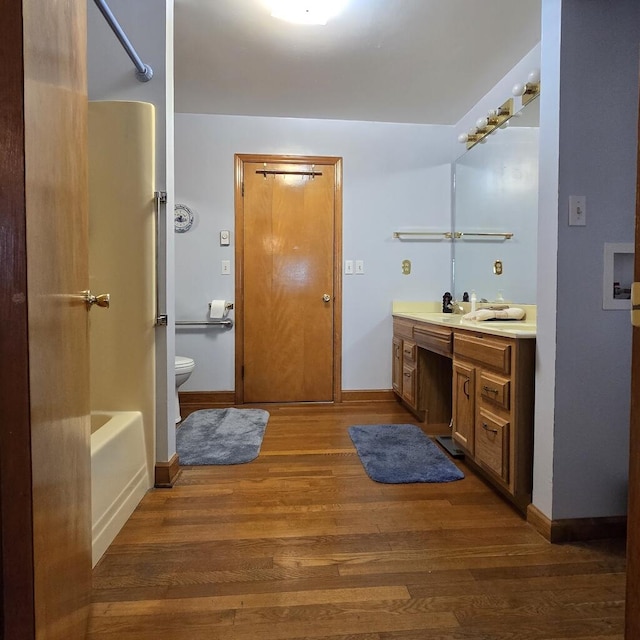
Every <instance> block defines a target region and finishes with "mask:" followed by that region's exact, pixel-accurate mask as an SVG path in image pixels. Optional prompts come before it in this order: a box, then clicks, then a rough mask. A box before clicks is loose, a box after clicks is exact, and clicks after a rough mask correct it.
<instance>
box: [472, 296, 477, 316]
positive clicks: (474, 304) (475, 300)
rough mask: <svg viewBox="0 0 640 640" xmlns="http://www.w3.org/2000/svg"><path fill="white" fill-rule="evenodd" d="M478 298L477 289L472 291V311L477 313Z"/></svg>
mask: <svg viewBox="0 0 640 640" xmlns="http://www.w3.org/2000/svg"><path fill="white" fill-rule="evenodd" d="M477 300H478V298H477V297H476V292H475V291H471V313H475V312H476V302H477Z"/></svg>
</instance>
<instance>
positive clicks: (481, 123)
mask: <svg viewBox="0 0 640 640" xmlns="http://www.w3.org/2000/svg"><path fill="white" fill-rule="evenodd" d="M487 124H488V123H487V119H486V118H478V119H477V120H476V127H478V129H484V128H485V127H486V126H487Z"/></svg>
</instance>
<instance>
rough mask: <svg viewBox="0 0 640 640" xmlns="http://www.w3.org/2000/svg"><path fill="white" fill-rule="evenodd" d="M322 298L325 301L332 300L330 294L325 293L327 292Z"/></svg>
mask: <svg viewBox="0 0 640 640" xmlns="http://www.w3.org/2000/svg"><path fill="white" fill-rule="evenodd" d="M322 299H323V300H324V301H325V302H330V301H331V296H330V295H329V294H328V293H325V294H324V295H323V296H322Z"/></svg>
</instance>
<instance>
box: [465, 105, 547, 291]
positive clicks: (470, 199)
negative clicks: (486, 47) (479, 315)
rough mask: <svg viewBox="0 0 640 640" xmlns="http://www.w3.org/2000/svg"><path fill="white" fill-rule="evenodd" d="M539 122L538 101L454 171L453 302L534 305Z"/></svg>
mask: <svg viewBox="0 0 640 640" xmlns="http://www.w3.org/2000/svg"><path fill="white" fill-rule="evenodd" d="M539 124H540V107H539V99H538V98H536V99H534V100H532V101H531V102H529V103H528V104H527V105H525V106H524V107H523V108H522V110H521V111H520V112H518V113H517V114H516V115H514V116H513V117H512V118H511V119H510V120H509V121H508V126H507V127H505V128H502V129H496V130H495V131H493V132H492V133H491V134H490V135H488V136H487V137H486V138H485V139H484V142H481V143H479V144H476V145H475V146H474V147H472V148H471V149H469V150H468V151H467V152H466V153H465V154H464V155H462V156H461V157H460V158H459V159H458V160H457V161H456V163H455V165H454V213H453V231H454V238H455V239H454V242H453V292H454V296H455V299H456V300H462V296H463V293H464V292H465V291H466V292H468V293H469V295H471V292H472V291H475V292H476V295H477V297H478V300H480V299H482V298H484V299H486V300H488V301H490V302H495V301H497V302H502V301H503V300H504V301H505V302H507V303H509V302H515V303H520V304H535V303H536V253H537V229H538V133H539ZM502 233H512V234H513V236H512V237H511V238H510V239H507V238H504V237H503V236H500V235H480V234H502ZM457 234H462V235H461V236H460V237H458V235H457Z"/></svg>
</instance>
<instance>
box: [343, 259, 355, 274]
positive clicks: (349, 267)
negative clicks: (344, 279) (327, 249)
mask: <svg viewBox="0 0 640 640" xmlns="http://www.w3.org/2000/svg"><path fill="white" fill-rule="evenodd" d="M344 272H345V274H346V275H348V276H350V275H351V274H352V273H353V260H345V261H344Z"/></svg>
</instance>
